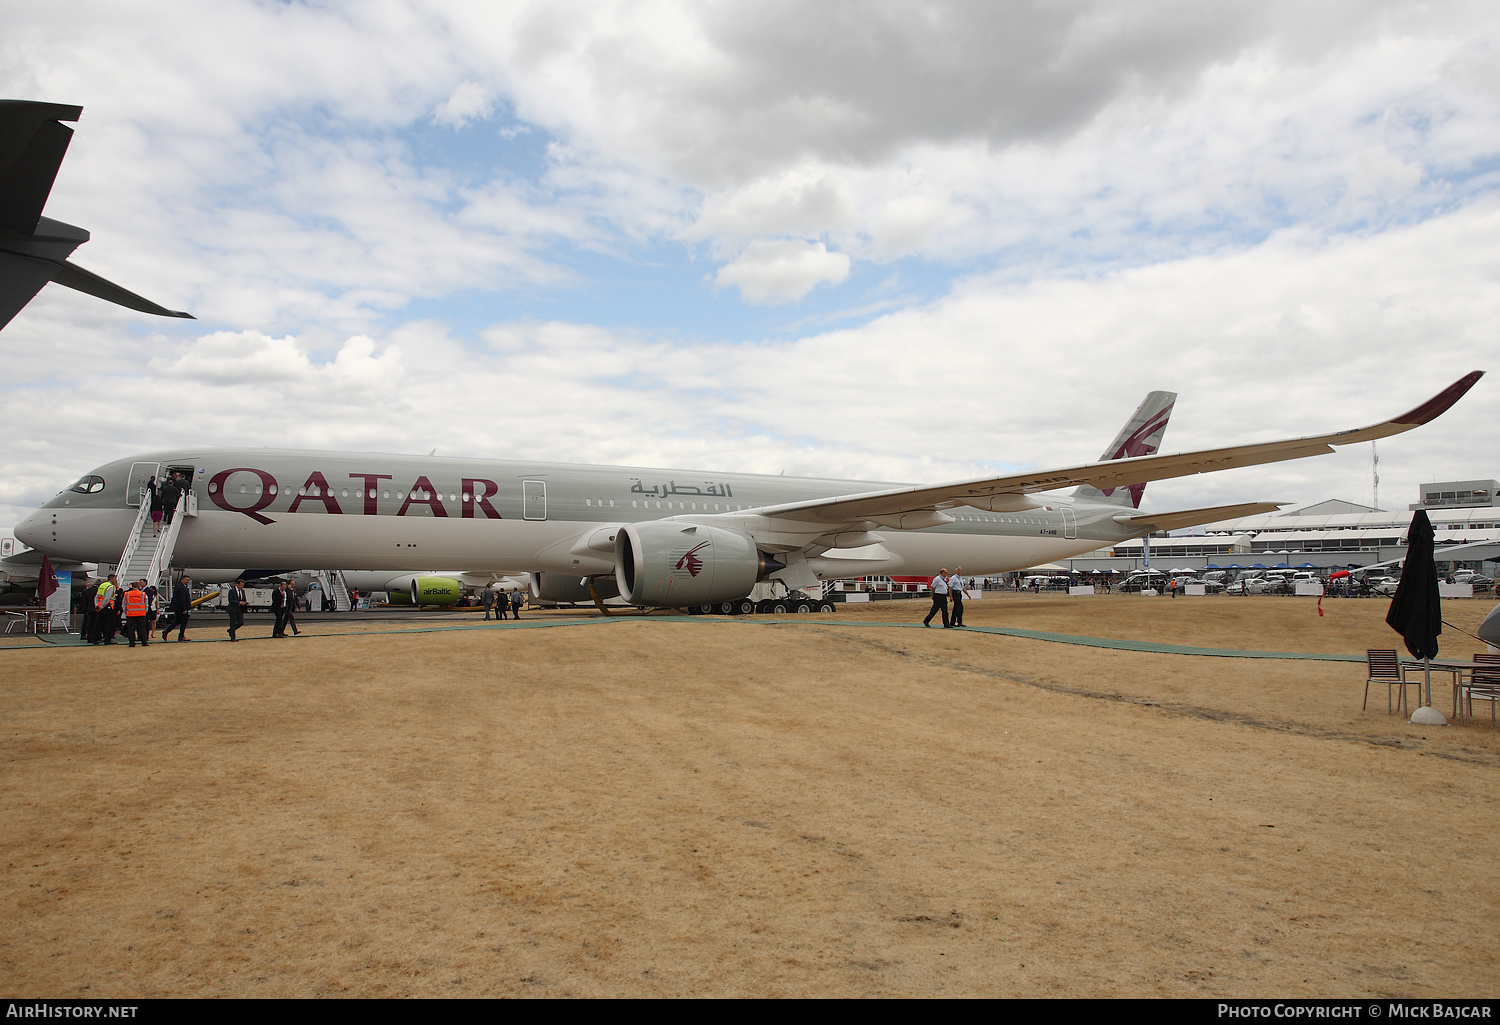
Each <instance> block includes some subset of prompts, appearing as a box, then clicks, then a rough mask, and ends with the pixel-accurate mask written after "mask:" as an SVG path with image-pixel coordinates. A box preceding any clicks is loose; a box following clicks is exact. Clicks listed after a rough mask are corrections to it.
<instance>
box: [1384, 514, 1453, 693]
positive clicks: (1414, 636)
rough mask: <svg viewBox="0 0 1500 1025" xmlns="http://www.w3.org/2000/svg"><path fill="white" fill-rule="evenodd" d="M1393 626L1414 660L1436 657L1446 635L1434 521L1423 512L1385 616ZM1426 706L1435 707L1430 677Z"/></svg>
mask: <svg viewBox="0 0 1500 1025" xmlns="http://www.w3.org/2000/svg"><path fill="white" fill-rule="evenodd" d="M1385 621H1386V622H1387V623H1388V624H1390V627H1391V629H1393V630H1395V631H1396V632H1397V633H1398V634H1400V635H1401V637H1402V638H1403V639H1404V640H1405V641H1406V650H1407V651H1409V652H1411V653H1412V657H1413V658H1420V659H1422V660H1423V661H1427V660H1429V659H1432V658H1434V657H1436V656H1437V653H1438V634H1440V633H1442V632H1443V614H1442V609H1441V608H1440V607H1439V599H1438V578H1437V563H1436V562H1435V561H1434V559H1433V557H1432V521H1431V520H1429V519H1428V518H1427V512H1426V510H1424V509H1418V510H1417V511H1416V512H1415V513H1414V514H1413V515H1412V518H1411V529H1410V530H1408V531H1407V534H1406V561H1405V562H1404V563H1402V565H1401V580H1400V582H1399V583H1397V584H1396V597H1394V598H1392V599H1391V608H1390V611H1389V612H1387V613H1386V614H1385ZM1423 703H1424V704H1428V705H1430V704H1432V681H1431V678H1430V676H1429V678H1428V681H1427V686H1426V688H1425V698H1424V702H1423Z"/></svg>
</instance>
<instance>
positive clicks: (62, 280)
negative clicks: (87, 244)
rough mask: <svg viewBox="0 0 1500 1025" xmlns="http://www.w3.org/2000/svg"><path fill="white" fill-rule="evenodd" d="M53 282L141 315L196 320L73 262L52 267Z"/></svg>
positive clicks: (188, 314) (189, 314)
mask: <svg viewBox="0 0 1500 1025" xmlns="http://www.w3.org/2000/svg"><path fill="white" fill-rule="evenodd" d="M52 280H53V281H55V282H57V283H58V284H59V285H67V286H68V287H69V288H75V289H77V290H78V291H80V292H87V293H88V294H89V295H93V296H98V297H99V298H100V299H107V300H109V301H110V302H112V303H116V304H118V305H120V306H124V307H126V308H127V309H132V310H139V311H140V312H141V313H154V314H156V315H157V316H158V317H180V318H182V319H184V320H196V319H197V318H196V317H194V316H193V315H192V314H191V313H183V312H182V311H180V310H169V309H167V308H166V307H165V306H158V305H156V303H154V302H152V301H151V300H150V299H145V298H142V297H141V296H138V295H136V294H135V293H134V292H132V291H129V290H128V289H124V288H121V287H120V286H119V285H117V284H115V283H114V282H113V281H108V280H106V279H104V278H101V277H100V276H99V275H97V274H95V273H94V272H93V271H87V270H84V269H83V268H82V267H80V266H78V264H76V263H73V262H72V261H71V260H64V261H63V262H62V263H60V264H53V265H52Z"/></svg>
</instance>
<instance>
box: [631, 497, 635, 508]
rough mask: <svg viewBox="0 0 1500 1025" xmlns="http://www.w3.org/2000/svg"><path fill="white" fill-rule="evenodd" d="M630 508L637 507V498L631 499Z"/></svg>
mask: <svg viewBox="0 0 1500 1025" xmlns="http://www.w3.org/2000/svg"><path fill="white" fill-rule="evenodd" d="M630 508H632V509H634V508H635V499H633V498H632V499H631V500H630Z"/></svg>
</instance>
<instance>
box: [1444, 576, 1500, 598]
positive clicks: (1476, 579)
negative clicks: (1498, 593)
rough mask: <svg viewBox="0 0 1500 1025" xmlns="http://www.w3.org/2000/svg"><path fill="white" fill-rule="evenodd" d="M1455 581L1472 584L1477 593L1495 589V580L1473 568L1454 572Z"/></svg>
mask: <svg viewBox="0 0 1500 1025" xmlns="http://www.w3.org/2000/svg"><path fill="white" fill-rule="evenodd" d="M1453 582H1454V583H1457V584H1472V585H1473V586H1474V593H1475V594H1482V593H1484V592H1485V591H1493V590H1494V589H1495V581H1494V580H1493V579H1492V578H1490V577H1487V576H1485V575H1484V574H1483V573H1475V572H1474V571H1473V570H1462V571H1460V572H1458V573H1455V574H1453Z"/></svg>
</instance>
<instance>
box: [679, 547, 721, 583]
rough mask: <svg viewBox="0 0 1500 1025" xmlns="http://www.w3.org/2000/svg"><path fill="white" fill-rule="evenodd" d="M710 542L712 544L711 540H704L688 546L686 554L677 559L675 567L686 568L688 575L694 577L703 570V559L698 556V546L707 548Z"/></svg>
mask: <svg viewBox="0 0 1500 1025" xmlns="http://www.w3.org/2000/svg"><path fill="white" fill-rule="evenodd" d="M711 544H713V542H712V541H704V542H703V543H702V544H697V545H694V546H693V547H692V548H689V549H688V550H687V554H685V555H683V557H682V558H680V559H678V560H677V568H678V569H686V570H687V571H688V575H689V576H695V577H696V576H697V575H698V574H699V573H701V572H702V571H703V560H702V559H700V558H698V554H697V553H698V550H699V549H700V548H707V547H708V546H709V545H711Z"/></svg>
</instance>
